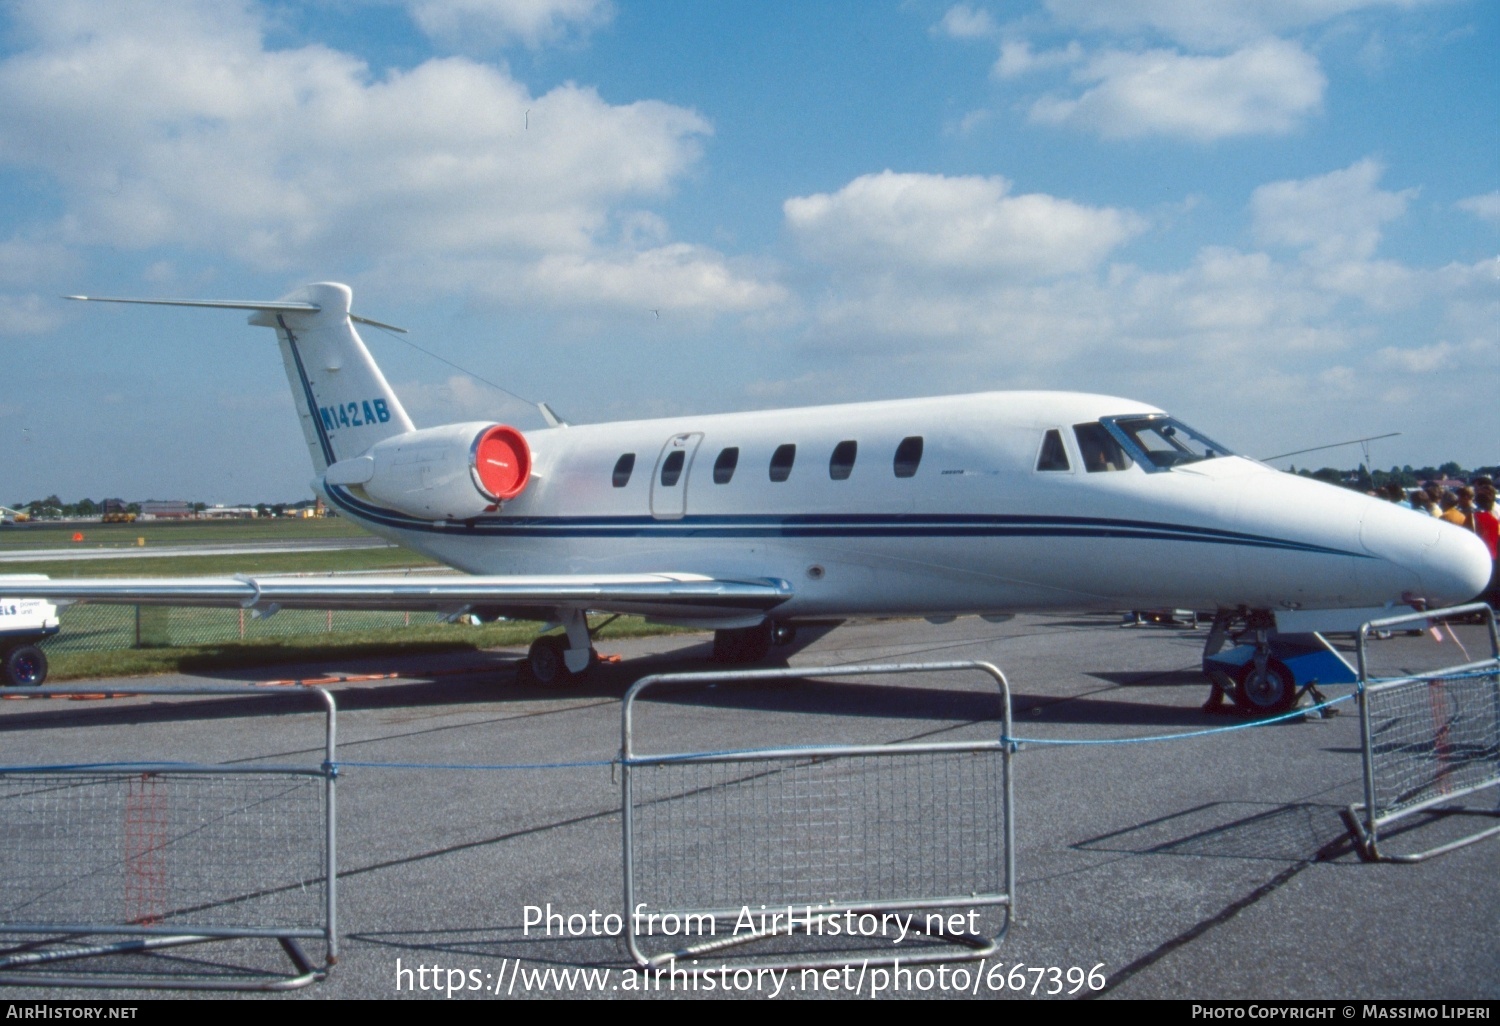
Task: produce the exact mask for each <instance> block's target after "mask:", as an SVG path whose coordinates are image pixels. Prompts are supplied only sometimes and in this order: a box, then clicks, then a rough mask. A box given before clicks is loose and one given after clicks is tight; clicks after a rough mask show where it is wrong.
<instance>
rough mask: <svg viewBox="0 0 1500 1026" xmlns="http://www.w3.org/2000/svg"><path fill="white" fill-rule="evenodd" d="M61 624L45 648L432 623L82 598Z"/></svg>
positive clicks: (386, 615) (432, 616)
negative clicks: (121, 603) (258, 613)
mask: <svg viewBox="0 0 1500 1026" xmlns="http://www.w3.org/2000/svg"><path fill="white" fill-rule="evenodd" d="M60 619H61V621H62V630H60V631H59V632H58V633H57V634H54V635H53V636H52V637H50V638H47V639H46V640H45V641H43V642H42V647H43V648H44V649H46V650H47V651H48V652H49V653H57V652H105V651H113V650H116V649H124V648H168V647H175V646H186V645H205V644H213V643H215V642H226V641H229V642H233V641H253V640H255V639H258V638H285V637H291V636H293V635H306V634H329V633H337V632H339V631H365V630H389V629H395V628H400V627H410V626H412V625H413V624H429V623H437V622H439V621H440V620H441V619H442V618H441V617H440V616H439V615H438V614H437V613H430V612H416V613H410V612H391V611H383V610H365V609H283V610H281V611H280V612H278V613H277V614H276V615H275V616H261V617H258V616H255V615H253V614H252V613H251V612H250V611H249V610H245V609H215V608H205V607H197V608H192V607H182V606H116V605H103V604H90V603H83V604H79V605H73V606H67V607H65V608H64V609H63V610H62V611H61V613H60Z"/></svg>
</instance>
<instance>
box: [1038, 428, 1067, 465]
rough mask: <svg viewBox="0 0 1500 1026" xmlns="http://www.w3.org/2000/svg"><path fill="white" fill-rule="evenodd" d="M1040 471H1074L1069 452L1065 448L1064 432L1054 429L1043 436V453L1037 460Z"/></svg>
mask: <svg viewBox="0 0 1500 1026" xmlns="http://www.w3.org/2000/svg"><path fill="white" fill-rule="evenodd" d="M1036 469H1038V470H1072V469H1073V468H1072V467H1071V466H1069V465H1068V450H1067V449H1064V448H1063V440H1062V432H1061V431H1058V430H1057V429H1056V428H1053V429H1052V430H1051V431H1048V432H1047V433H1046V434H1045V435H1043V436H1042V452H1041V455H1039V456H1038V457H1037V458H1036Z"/></svg>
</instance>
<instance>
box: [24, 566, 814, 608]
mask: <svg viewBox="0 0 1500 1026" xmlns="http://www.w3.org/2000/svg"><path fill="white" fill-rule="evenodd" d="M0 589H3V590H4V593H5V595H6V597H8V598H44V599H49V600H52V601H67V602H102V603H113V604H116V605H154V606H220V607H228V608H235V607H239V608H242V609H251V610H258V611H261V612H263V613H272V612H275V611H276V610H277V609H399V610H411V611H417V610H433V611H437V612H442V613H449V614H451V613H459V612H463V611H464V610H466V609H475V610H476V611H477V610H483V611H484V612H485V613H486V614H488V615H492V616H512V617H517V618H525V619H548V618H550V617H551V616H552V615H553V613H554V612H555V611H557V610H562V609H580V610H599V611H601V612H611V613H634V614H638V615H641V616H665V617H690V618H694V619H698V618H703V619H712V618H721V617H722V618H732V617H744V616H754V615H755V614H757V613H764V612H766V611H768V610H770V609H772V608H774V607H776V606H778V605H780V604H781V603H783V602H785V601H786V600H787V599H789V598H791V597H792V588H791V585H790V584H788V583H787V582H786V581H782V580H775V579H772V578H759V579H749V580H721V579H716V578H712V577H705V576H703V575H701V574H676V573H660V574H605V575H599V576H595V577H588V576H584V575H581V574H558V575H545V576H535V577H521V576H470V575H461V574H445V575H432V576H427V575H413V576H406V575H394V574H393V575H389V576H386V575H364V574H360V575H345V576H338V577H284V576H266V577H247V576H235V577H134V578H119V577H98V578H65V579H54V580H46V579H42V580H30V581H20V580H17V581H14V582H12V581H3V582H0Z"/></svg>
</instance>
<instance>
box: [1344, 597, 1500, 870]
mask: <svg viewBox="0 0 1500 1026" xmlns="http://www.w3.org/2000/svg"><path fill="white" fill-rule="evenodd" d="M1466 617H1482V618H1483V621H1484V623H1485V624H1486V625H1487V627H1488V634H1489V643H1490V658H1488V659H1484V660H1479V661H1475V662H1468V663H1464V664H1460V665H1456V666H1447V667H1443V668H1440V669H1436V670H1430V671H1423V672H1421V673H1408V674H1403V675H1402V676H1399V677H1395V678H1392V679H1380V678H1378V677H1375V676H1374V675H1372V673H1371V653H1370V651H1369V648H1368V646H1369V641H1370V638H1371V636H1372V635H1377V636H1378V635H1388V634H1389V633H1390V632H1392V631H1396V630H1401V629H1404V628H1408V627H1410V626H1411V625H1413V624H1420V625H1422V626H1423V627H1425V628H1427V629H1432V630H1441V629H1448V630H1450V632H1451V627H1447V628H1445V627H1444V625H1446V624H1449V623H1450V622H1451V621H1453V620H1455V619H1459V618H1466ZM1454 640H1455V641H1457V638H1456V637H1455V638H1454ZM1359 709H1360V738H1361V742H1362V746H1363V749H1364V776H1365V803H1364V805H1363V806H1358V805H1354V806H1350V807H1349V808H1348V809H1347V810H1346V811H1345V813H1344V819H1345V822H1346V824H1347V825H1348V827H1349V831H1350V834H1351V836H1353V838H1354V840H1355V842H1356V844H1357V845H1358V847H1359V851H1360V854H1361V856H1362V857H1364V858H1366V859H1369V860H1385V861H1392V862H1419V861H1421V860H1423V859H1427V858H1431V857H1432V856H1434V855H1440V854H1442V853H1443V852H1447V851H1452V850H1453V849H1454V848H1458V847H1462V846H1463V845H1466V844H1472V843H1474V842H1475V841H1478V840H1481V839H1483V838H1485V837H1489V836H1490V835H1492V834H1495V833H1500V826H1495V827H1491V828H1489V829H1487V830H1481V831H1479V832H1478V833H1474V834H1470V835H1468V836H1465V837H1461V838H1459V839H1457V840H1453V841H1450V842H1448V843H1445V844H1441V845H1438V846H1437V847H1434V848H1431V849H1429V850H1427V851H1423V852H1418V853H1415V854H1409V855H1392V854H1389V853H1386V852H1383V851H1381V849H1380V833H1381V831H1382V830H1383V829H1385V828H1387V827H1389V826H1390V825H1391V824H1393V823H1395V822H1396V821H1398V820H1401V819H1404V818H1407V817H1409V816H1413V815H1415V814H1417V813H1420V812H1425V811H1428V810H1434V811H1435V812H1438V811H1452V810H1441V809H1439V807H1441V806H1450V805H1451V804H1452V803H1453V802H1455V801H1457V800H1458V799H1460V798H1463V797H1465V796H1467V795H1471V794H1474V793H1476V792H1479V791H1483V790H1485V789H1487V788H1492V787H1495V786H1497V785H1500V634H1497V633H1496V628H1495V614H1494V612H1493V610H1491V609H1490V608H1489V607H1488V606H1486V605H1484V604H1482V603H1476V604H1474V605H1468V606H1459V607H1457V608H1454V609H1443V610H1436V611H1433V612H1428V613H1411V614H1407V615H1404V616H1396V617H1391V618H1389V619H1383V620H1375V621H1372V622H1370V623H1367V624H1365V625H1364V626H1363V627H1361V628H1360V632H1359ZM1461 811H1463V812H1464V813H1465V814H1469V815H1481V816H1500V810H1493V811H1492V810H1485V809H1463V810H1461Z"/></svg>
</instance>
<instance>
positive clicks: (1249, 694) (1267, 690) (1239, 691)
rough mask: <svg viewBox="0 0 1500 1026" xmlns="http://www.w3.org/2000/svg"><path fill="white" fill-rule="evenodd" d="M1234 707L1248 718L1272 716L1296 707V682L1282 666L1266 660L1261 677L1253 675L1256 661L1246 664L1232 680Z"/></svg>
mask: <svg viewBox="0 0 1500 1026" xmlns="http://www.w3.org/2000/svg"><path fill="white" fill-rule="evenodd" d="M1235 684H1236V687H1235V689H1234V704H1235V705H1237V706H1239V707H1240V711H1241V712H1244V713H1246V714H1247V715H1250V716H1275V715H1277V714H1278V713H1284V712H1287V711H1288V710H1290V709H1291V708H1292V706H1294V705H1296V704H1297V680H1296V678H1295V677H1293V676H1292V671H1291V670H1289V669H1287V667H1286V664H1285V663H1281V662H1278V661H1277V660H1275V659H1268V660H1267V661H1266V672H1265V674H1264V675H1261V674H1257V673H1256V672H1255V660H1253V659H1252V660H1251V661H1250V662H1248V663H1246V664H1245V668H1244V669H1243V670H1241V671H1240V674H1239V679H1238V680H1237V681H1235Z"/></svg>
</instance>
